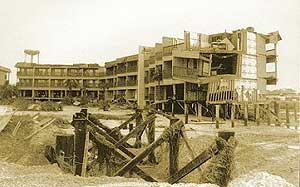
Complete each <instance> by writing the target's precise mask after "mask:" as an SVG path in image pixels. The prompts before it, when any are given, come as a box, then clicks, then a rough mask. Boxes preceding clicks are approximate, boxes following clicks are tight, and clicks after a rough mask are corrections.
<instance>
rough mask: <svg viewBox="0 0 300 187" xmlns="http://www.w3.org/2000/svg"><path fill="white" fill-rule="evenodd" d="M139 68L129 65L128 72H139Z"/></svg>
mask: <svg viewBox="0 0 300 187" xmlns="http://www.w3.org/2000/svg"><path fill="white" fill-rule="evenodd" d="M137 70H138V68H137V66H128V67H127V72H128V73H129V72H137Z"/></svg>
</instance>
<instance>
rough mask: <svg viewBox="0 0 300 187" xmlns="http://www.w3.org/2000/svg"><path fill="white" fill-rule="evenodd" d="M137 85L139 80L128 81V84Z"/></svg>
mask: <svg viewBox="0 0 300 187" xmlns="http://www.w3.org/2000/svg"><path fill="white" fill-rule="evenodd" d="M136 85H137V80H128V81H127V86H136Z"/></svg>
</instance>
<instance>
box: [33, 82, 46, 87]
mask: <svg viewBox="0 0 300 187" xmlns="http://www.w3.org/2000/svg"><path fill="white" fill-rule="evenodd" d="M34 87H49V83H48V82H35V83H34Z"/></svg>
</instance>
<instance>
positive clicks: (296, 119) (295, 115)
mask: <svg viewBox="0 0 300 187" xmlns="http://www.w3.org/2000/svg"><path fill="white" fill-rule="evenodd" d="M294 120H295V122H297V121H298V114H297V104H296V103H294Z"/></svg>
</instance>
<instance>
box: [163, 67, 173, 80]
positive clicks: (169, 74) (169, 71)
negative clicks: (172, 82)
mask: <svg viewBox="0 0 300 187" xmlns="http://www.w3.org/2000/svg"><path fill="white" fill-rule="evenodd" d="M171 78H172V69H167V70H166V69H165V70H163V79H171Z"/></svg>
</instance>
